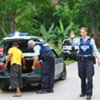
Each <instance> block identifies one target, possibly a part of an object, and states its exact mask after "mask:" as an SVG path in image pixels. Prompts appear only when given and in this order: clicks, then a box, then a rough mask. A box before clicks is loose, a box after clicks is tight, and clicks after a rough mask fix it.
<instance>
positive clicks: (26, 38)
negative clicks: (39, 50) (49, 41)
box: [2, 36, 43, 41]
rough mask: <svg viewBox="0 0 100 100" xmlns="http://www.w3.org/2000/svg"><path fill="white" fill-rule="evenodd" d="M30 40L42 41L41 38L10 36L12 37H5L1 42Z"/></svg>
mask: <svg viewBox="0 0 100 100" xmlns="http://www.w3.org/2000/svg"><path fill="white" fill-rule="evenodd" d="M30 39H36V40H37V41H38V40H39V41H43V40H42V39H41V38H39V37H37V36H12V37H5V38H3V40H2V41H9V40H10V41H14V40H30Z"/></svg>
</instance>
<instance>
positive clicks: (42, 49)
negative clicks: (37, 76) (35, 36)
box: [28, 40, 55, 93]
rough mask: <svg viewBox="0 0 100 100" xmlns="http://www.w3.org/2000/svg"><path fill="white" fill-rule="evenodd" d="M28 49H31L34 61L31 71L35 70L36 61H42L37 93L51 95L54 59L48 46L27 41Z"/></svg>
mask: <svg viewBox="0 0 100 100" xmlns="http://www.w3.org/2000/svg"><path fill="white" fill-rule="evenodd" d="M28 47H29V48H33V51H34V55H35V57H34V61H33V65H32V69H33V70H34V69H35V66H36V64H37V63H38V60H42V61H43V66H42V68H41V90H40V91H38V92H37V93H53V86H54V71H55V67H54V57H53V54H52V51H51V49H50V47H49V45H48V44H45V43H42V42H35V41H34V40H29V41H28Z"/></svg>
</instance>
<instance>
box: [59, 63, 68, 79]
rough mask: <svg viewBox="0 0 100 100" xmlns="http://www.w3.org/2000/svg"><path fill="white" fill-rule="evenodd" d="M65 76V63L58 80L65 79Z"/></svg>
mask: <svg viewBox="0 0 100 100" xmlns="http://www.w3.org/2000/svg"><path fill="white" fill-rule="evenodd" d="M66 77H67V71H66V68H65V65H64V68H63V72H62V73H61V76H60V77H59V80H65V79H66Z"/></svg>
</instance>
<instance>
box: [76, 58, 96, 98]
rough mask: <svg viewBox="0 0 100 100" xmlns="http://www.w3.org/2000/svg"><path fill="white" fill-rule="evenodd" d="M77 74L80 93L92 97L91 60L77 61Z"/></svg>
mask: <svg viewBox="0 0 100 100" xmlns="http://www.w3.org/2000/svg"><path fill="white" fill-rule="evenodd" d="M78 74H79V77H80V79H81V92H82V93H83V94H86V95H89V96H92V92H93V91H92V90H93V75H94V65H93V61H92V60H89V59H88V60H83V61H82V60H78Z"/></svg>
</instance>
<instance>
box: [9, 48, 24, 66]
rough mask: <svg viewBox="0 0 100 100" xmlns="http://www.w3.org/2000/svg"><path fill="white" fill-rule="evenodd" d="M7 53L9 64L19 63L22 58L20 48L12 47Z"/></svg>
mask: <svg viewBox="0 0 100 100" xmlns="http://www.w3.org/2000/svg"><path fill="white" fill-rule="evenodd" d="M8 54H11V55H12V56H11V65H13V64H19V65H21V61H22V58H24V56H23V53H22V51H21V50H20V49H18V48H16V47H12V48H10V49H9V51H8Z"/></svg>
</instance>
